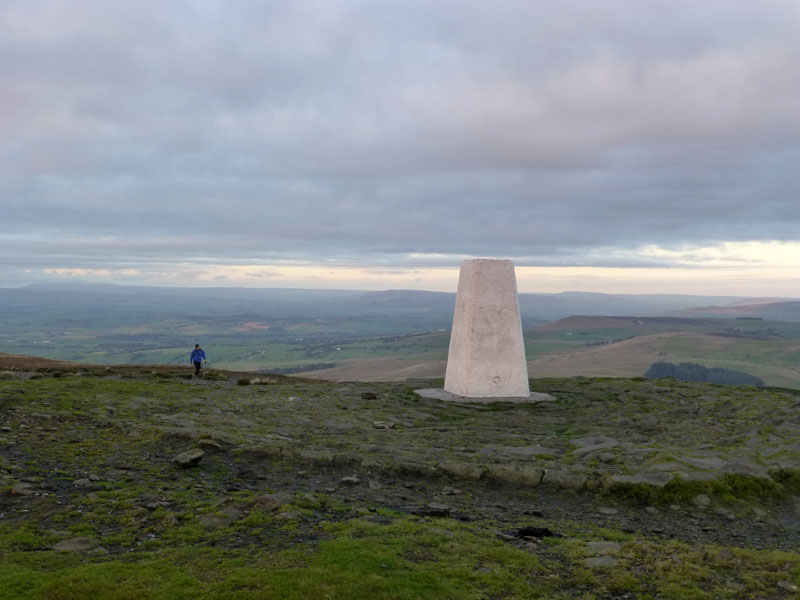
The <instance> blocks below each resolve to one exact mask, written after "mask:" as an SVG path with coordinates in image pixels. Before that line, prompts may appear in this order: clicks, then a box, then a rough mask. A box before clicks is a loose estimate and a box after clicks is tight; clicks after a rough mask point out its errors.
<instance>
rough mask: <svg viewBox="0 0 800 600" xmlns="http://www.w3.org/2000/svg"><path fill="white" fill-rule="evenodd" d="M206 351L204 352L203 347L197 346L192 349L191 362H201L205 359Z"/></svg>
mask: <svg viewBox="0 0 800 600" xmlns="http://www.w3.org/2000/svg"><path fill="white" fill-rule="evenodd" d="M205 358H206V353H205V352H203V349H202V348H195V349H194V350H192V355H191V356H190V357H189V362H200V361H201V360H205Z"/></svg>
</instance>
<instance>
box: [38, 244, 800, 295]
mask: <svg viewBox="0 0 800 600" xmlns="http://www.w3.org/2000/svg"><path fill="white" fill-rule="evenodd" d="M602 254H604V255H605V256H606V257H609V256H616V257H617V258H618V259H619V258H622V257H623V254H622V253H621V251H619V250H616V251H615V250H614V249H606V250H605V251H604V252H602ZM624 257H625V258H626V259H627V260H641V261H648V260H650V261H655V262H656V263H664V264H669V265H672V266H652V267H648V266H641V267H605V266H530V265H525V264H520V263H521V262H522V260H524V259H522V260H520V259H517V260H516V261H515V263H516V273H517V284H518V288H519V291H520V292H521V293H559V292H564V291H584V292H598V293H613V294H693V295H719V296H748V297H786V298H791V297H798V295H799V292H798V285H797V283H798V281H800V243H798V242H777V241H772V242H744V243H723V244H719V245H717V246H705V247H683V248H679V249H665V248H660V247H657V246H653V245H650V246H645V247H643V248H640V249H639V250H637V251H635V252H630V253H626V254H624ZM450 258H451V261H452V266H410V267H409V266H405V267H400V266H398V267H392V266H359V265H341V264H337V265H313V264H296V265H292V264H268V265H255V264H248V265H219V264H202V265H199V264H194V263H181V264H177V265H156V266H147V267H140V268H131V267H130V266H126V267H125V268H120V269H112V268H100V269H91V268H48V269H42V270H39V271H37V270H32V269H26V271H25V273H26V277H25V279H26V280H27V281H26V282H27V283H31V282H35V281H67V280H69V281H86V282H94V283H98V282H103V283H117V284H127V285H155V286H179V287H181V286H186V287H282V288H305V289H354V290H385V289H417V290H430V291H442V292H454V291H455V290H456V287H457V284H458V272H459V266H460V264H461V261H462V260H463V259H464V258H465V257H463V256H453V257H450ZM413 259H414V261H415V262H417V263H419V264H424V263H426V262H428V263H442V262H448V257H446V256H440V255H437V256H429V255H415V256H413Z"/></svg>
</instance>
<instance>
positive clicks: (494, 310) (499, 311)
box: [444, 258, 530, 398]
mask: <svg viewBox="0 0 800 600" xmlns="http://www.w3.org/2000/svg"><path fill="white" fill-rule="evenodd" d="M444 389H445V391H446V392H450V393H451V394H456V395H458V396H464V397H467V398H489V397H491V398H497V397H507V398H520V397H528V396H529V395H530V389H529V388H528V365H527V363H526V362H525V346H524V344H523V341H522V322H521V320H520V316H519V299H518V297H517V278H516V276H515V275H514V263H512V262H511V261H510V260H494V259H486V258H479V259H475V260H465V261H464V263H463V264H462V265H461V274H460V275H459V279H458V294H457V295H456V309H455V313H454V314H453V330H452V332H451V334H450V352H449V354H448V356H447V372H446V375H445V379H444Z"/></svg>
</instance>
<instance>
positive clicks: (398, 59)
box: [0, 0, 800, 266]
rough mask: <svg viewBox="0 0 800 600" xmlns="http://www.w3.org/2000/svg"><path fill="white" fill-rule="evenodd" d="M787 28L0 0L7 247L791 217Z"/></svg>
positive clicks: (499, 250) (575, 256)
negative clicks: (0, 0) (1, 2)
mask: <svg viewBox="0 0 800 600" xmlns="http://www.w3.org/2000/svg"><path fill="white" fill-rule="evenodd" d="M799 30H800V10H798V8H797V6H796V4H795V3H792V2H782V1H779V0H775V1H771V2H769V1H767V2H761V3H759V4H758V6H757V7H756V5H755V4H753V3H752V2H749V1H744V0H726V1H724V2H723V1H721V0H720V1H706V2H703V3H696V2H688V1H686V2H674V1H672V2H666V1H660V0H659V1H653V2H647V3H641V2H639V1H634V0H627V1H621V0H619V1H611V2H603V3H599V2H590V1H588V0H584V1H581V0H568V1H564V2H559V3H557V4H556V3H551V2H530V1H522V0H520V1H505V2H503V1H501V2H495V3H487V2H478V1H477V0H470V1H463V0H460V1H458V2H456V1H455V0H441V1H438V2H429V1H424V2H423V1H422V0H404V1H403V2H399V1H398V2H381V3H374V2H366V1H364V2H356V1H349V2H348V1H339V2H337V1H321V0H320V1H317V2H303V3H290V2H277V1H275V2H256V1H248V2H237V3H223V2H191V1H188V0H187V1H181V2H170V3H160V2H154V1H153V2H140V3H107V2H102V1H100V0H76V1H74V2H70V3H63V2H56V1H52V2H47V1H36V2H31V1H29V0H26V1H22V0H16V1H15V0H8V1H6V2H4V3H3V5H2V7H0V131H2V132H3V134H2V137H0V208H1V209H2V211H3V216H4V218H3V219H2V221H1V222H0V248H2V247H3V246H6V247H7V248H11V247H12V246H13V248H14V252H13V253H12V254H13V257H12V256H11V255H10V254H8V253H6V252H4V254H3V255H4V257H5V258H4V259H3V260H2V262H4V263H6V264H7V265H11V264H14V265H25V264H31V265H33V264H37V265H64V266H68V265H70V264H76V263H78V262H80V263H81V264H92V265H105V264H110V263H112V262H115V263H119V264H131V263H135V262H136V261H143V262H144V263H148V264H149V261H156V262H158V261H161V260H166V261H170V260H172V261H175V262H181V261H204V260H216V261H218V262H221V263H224V262H226V261H230V262H232V263H236V262H238V263H239V264H248V263H249V261H253V262H254V263H256V262H258V261H267V260H272V261H280V260H289V259H300V260H308V261H309V262H314V261H316V262H322V261H326V260H337V261H340V262H343V263H349V262H357V261H362V262H364V263H366V264H375V265H391V264H392V263H393V262H396V263H398V264H399V263H402V264H403V265H404V266H405V265H409V264H410V263H411V262H413V261H410V259H409V258H408V255H409V254H411V253H431V254H440V255H444V256H448V257H449V256H453V255H461V254H463V255H489V256H490V255H504V256H514V257H519V258H520V259H522V260H526V261H528V262H529V263H531V264H543V265H546V264H585V265H596V264H600V265H607V266H612V265H619V264H623V263H624V264H643V263H647V264H651V263H650V262H648V260H645V259H641V258H635V257H632V258H629V259H626V258H624V256H623V257H620V256H619V255H617V256H616V257H615V256H611V255H609V254H608V253H605V252H604V251H603V248H607V247H615V248H618V249H620V251H621V252H622V253H624V250H625V249H629V248H635V247H637V246H640V245H642V244H648V243H654V244H660V245H663V246H671V247H676V246H680V245H681V244H687V243H697V244H703V243H714V242H719V241H725V240H748V239H783V240H796V239H797V238H798V236H797V233H796V231H797V225H798V222H799V221H800V206H798V203H797V197H798V191H800V190H799V189H798V188H799V187H800V184H798V180H797V177H796V176H795V174H794V170H795V167H794V165H796V164H798V159H800V156H798V154H800V150H799V148H800V110H798V109H797V107H796V104H797V102H796V99H797V98H798V97H800V70H799V69H797V66H796V65H797V64H798V62H800V61H798V59H800V41H798V40H800V37H798V35H797V32H798V31H799ZM2 236H6V238H7V239H12V240H13V242H8V241H5V242H4V241H3V237H2Z"/></svg>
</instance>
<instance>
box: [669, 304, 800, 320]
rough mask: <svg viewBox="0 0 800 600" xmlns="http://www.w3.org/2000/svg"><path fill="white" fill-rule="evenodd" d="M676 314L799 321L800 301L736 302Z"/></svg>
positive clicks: (690, 309)
mask: <svg viewBox="0 0 800 600" xmlns="http://www.w3.org/2000/svg"><path fill="white" fill-rule="evenodd" d="M676 314H680V315H681V316H685V317H711V316H713V317H724V318H751V319H752V318H758V319H770V320H779V321H800V301H798V300H790V301H785V300H781V301H779V302H776V301H765V302H756V303H747V302H736V303H733V304H729V305H725V306H698V307H691V308H685V309H682V310H681V311H679V312H677V313H676Z"/></svg>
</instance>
